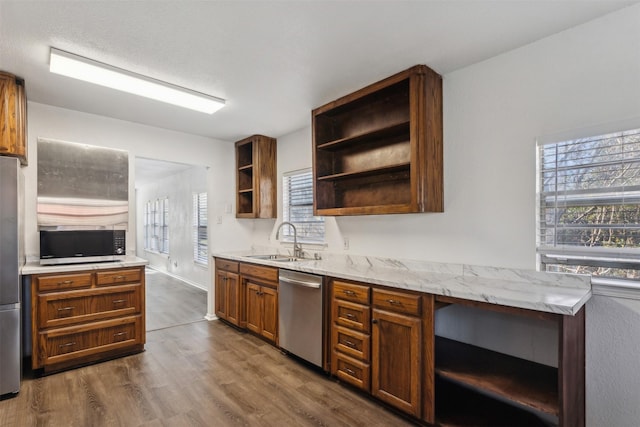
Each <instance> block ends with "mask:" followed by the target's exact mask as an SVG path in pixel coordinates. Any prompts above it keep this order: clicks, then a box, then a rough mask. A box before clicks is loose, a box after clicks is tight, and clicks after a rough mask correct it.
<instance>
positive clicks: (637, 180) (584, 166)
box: [538, 129, 640, 279]
mask: <svg viewBox="0 0 640 427" xmlns="http://www.w3.org/2000/svg"><path fill="white" fill-rule="evenodd" d="M538 152H539V159H538V175H539V184H538V185H539V189H538V205H539V213H538V232H539V234H538V253H539V254H540V259H541V261H542V263H543V266H545V269H546V270H548V271H562V272H574V273H588V274H593V275H598V276H605V277H617V278H631V279H637V278H640V274H639V272H640V129H635V130H630V131H624V132H616V133H610V134H606V135H599V136H594V137H588V138H581V139H574V140H570V141H562V142H556V143H551V144H546V145H541V146H539V147H538Z"/></svg>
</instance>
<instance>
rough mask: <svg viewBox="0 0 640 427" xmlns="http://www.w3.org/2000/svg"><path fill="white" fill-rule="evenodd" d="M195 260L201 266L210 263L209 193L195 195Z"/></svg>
mask: <svg viewBox="0 0 640 427" xmlns="http://www.w3.org/2000/svg"><path fill="white" fill-rule="evenodd" d="M193 260H194V261H195V262H197V263H200V264H208V262H209V242H208V235H207V193H197V194H194V195H193Z"/></svg>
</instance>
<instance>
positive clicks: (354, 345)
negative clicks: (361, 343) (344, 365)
mask: <svg viewBox="0 0 640 427" xmlns="http://www.w3.org/2000/svg"><path fill="white" fill-rule="evenodd" d="M342 343H343V344H344V345H346V346H347V347H351V348H356V343H354V342H353V341H349V340H344V341H342Z"/></svg>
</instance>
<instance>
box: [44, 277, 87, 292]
mask: <svg viewBox="0 0 640 427" xmlns="http://www.w3.org/2000/svg"><path fill="white" fill-rule="evenodd" d="M36 281H37V289H38V291H41V292H45V291H59V290H65V289H81V288H89V287H91V273H77V274H59V275H55V276H37V277H36Z"/></svg>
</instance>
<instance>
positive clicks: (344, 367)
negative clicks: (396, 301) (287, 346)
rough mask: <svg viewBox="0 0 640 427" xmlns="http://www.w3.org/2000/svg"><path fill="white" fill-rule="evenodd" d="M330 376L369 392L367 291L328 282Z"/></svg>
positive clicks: (341, 281) (343, 282) (368, 312)
mask: <svg viewBox="0 0 640 427" xmlns="http://www.w3.org/2000/svg"><path fill="white" fill-rule="evenodd" d="M330 286H331V312H332V314H331V318H332V322H331V373H332V374H333V375H335V376H336V377H337V378H339V379H340V380H342V381H344V382H346V383H349V384H351V385H352V386H354V387H357V388H359V389H362V390H364V391H366V392H369V391H370V390H371V364H370V362H371V335H370V332H371V307H370V298H371V297H370V295H371V289H370V288H369V286H367V285H365V284H358V283H353V282H349V281H344V280H338V279H332V280H331V284H330Z"/></svg>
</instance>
